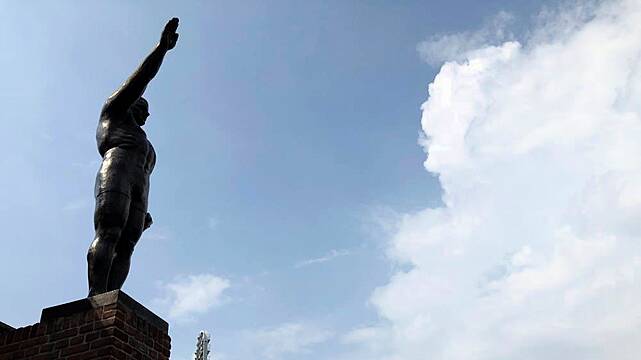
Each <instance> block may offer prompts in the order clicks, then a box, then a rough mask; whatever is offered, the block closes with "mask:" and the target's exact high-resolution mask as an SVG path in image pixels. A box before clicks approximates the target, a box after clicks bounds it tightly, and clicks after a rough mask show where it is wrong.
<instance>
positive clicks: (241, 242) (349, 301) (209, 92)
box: [0, 0, 636, 359]
mask: <svg viewBox="0 0 641 360" xmlns="http://www.w3.org/2000/svg"><path fill="white" fill-rule="evenodd" d="M590 3H592V2H590ZM605 3H628V2H626V1H620V2H605ZM586 4H587V5H586ZM588 5H589V4H588V2H582V1H576V2H572V3H570V5H568V6H566V7H564V8H563V9H564V11H566V13H567V14H574V13H575V12H578V10H577V9H582V8H590V6H588ZM545 6H549V7H550V8H552V9H556V8H555V6H556V1H534V0H531V1H530V0H528V1H526V0H519V1H507V0H492V1H471V0H467V1H430V2H427V1H405V2H392V1H387V2H384V1H369V2H364V1H329V2H320V1H319V2H293V1H292V2H280V1H279V2H269V3H268V2H261V1H243V2H238V1H228V2H205V1H185V2H181V3H178V2H169V1H158V2H154V3H153V5H151V3H148V2H145V3H143V2H126V1H118V2H109V3H107V2H101V3H98V2H84V3H79V2H71V1H57V2H44V1H40V2H2V4H1V5H0V7H1V10H2V11H0V39H1V41H2V44H3V51H2V53H1V54H0V65H1V66H2V68H3V69H4V72H3V75H4V76H3V78H4V79H3V81H2V82H0V112H1V117H2V119H3V124H4V125H3V131H1V132H0V164H2V166H3V169H4V170H3V176H2V177H1V178H0V185H1V186H0V192H1V194H0V198H2V199H3V200H2V201H1V202H0V215H1V216H0V224H1V225H2V229H3V232H4V234H3V237H2V238H3V240H2V248H3V251H2V252H0V272H1V273H3V274H4V275H3V276H1V277H0V288H2V289H3V293H4V294H5V296H2V297H0V309H2V310H0V320H1V321H3V322H5V323H8V324H11V325H13V326H23V325H28V324H31V323H34V322H36V321H37V320H38V318H39V314H40V310H41V309H42V308H43V307H48V306H52V305H56V304H59V303H63V302H67V301H71V300H75V299H78V298H80V297H83V296H84V295H85V294H86V287H87V285H86V262H85V254H86V250H87V247H88V245H89V243H90V242H91V239H92V236H93V228H92V226H93V224H92V211H93V197H92V196H93V181H94V176H95V173H96V171H97V169H98V166H99V161H100V158H99V155H98V153H97V150H96V144H95V138H94V133H95V127H96V124H97V120H98V114H99V111H100V108H101V105H102V103H103V102H104V100H105V99H106V97H107V96H109V94H111V92H113V91H114V90H115V89H116V88H117V87H118V86H119V84H120V83H121V82H122V81H123V80H124V79H125V78H126V77H127V76H128V75H129V74H130V73H131V72H132V71H133V70H134V69H135V67H136V66H137V65H138V63H139V62H140V61H141V60H142V59H143V58H144V56H145V55H146V54H147V53H148V52H149V50H150V49H151V48H152V47H153V46H154V44H155V43H156V42H157V41H158V38H159V35H160V31H161V30H162V27H163V26H164V24H165V22H166V21H167V20H168V19H170V18H171V17H174V16H176V17H179V18H180V20H181V23H180V27H179V29H178V32H179V33H180V39H179V42H178V45H177V46H176V48H175V50H173V51H172V52H171V53H169V54H168V55H167V58H166V60H165V62H164V64H163V67H162V69H161V71H160V73H159V74H158V76H157V77H156V79H154V81H153V82H152V83H151V84H150V86H149V88H148V90H147V92H146V98H147V99H148V100H149V102H150V113H151V116H150V118H149V120H148V122H147V125H146V126H145V130H146V131H147V134H148V136H149V138H150V140H151V141H152V143H153V144H154V147H155V148H156V151H157V154H158V162H157V165H156V170H155V171H154V174H153V176H152V185H151V195H150V199H151V200H150V212H151V213H152V215H153V216H154V225H153V227H152V229H150V230H149V231H148V232H146V233H145V234H144V235H143V238H142V239H141V241H140V243H139V244H138V246H137V248H136V251H135V253H134V259H133V265H132V270H131V274H130V277H129V278H128V280H127V282H126V284H125V287H124V290H125V291H126V292H127V293H128V294H130V295H131V296H133V297H134V298H135V299H137V300H138V301H139V302H141V303H143V304H144V305H146V306H147V307H149V308H151V309H152V310H154V311H155V312H157V313H158V314H159V315H161V316H163V317H164V318H166V319H168V320H169V321H170V323H171V336H172V339H173V342H172V345H173V350H172V354H173V356H172V358H176V359H187V358H189V356H190V354H191V353H192V352H193V349H194V345H195V337H196V336H197V334H198V331H199V330H201V329H206V330H209V331H210V332H212V333H213V336H214V341H213V347H214V351H215V353H217V354H220V358H221V359H247V358H250V357H256V356H262V357H264V358H273V359H290V358H291V359H293V358H296V359H327V358H330V357H331V358H341V359H342V358H344V359H351V358H354V359H358V358H362V357H359V355H357V354H364V352H359V351H370V352H369V353H368V354H369V355H368V356H370V357H369V358H371V359H374V358H380V359H383V358H385V359H413V357H412V355H410V354H409V353H403V352H402V351H397V352H396V353H394V354H395V355H394V356H395V357H393V356H392V355H389V354H388V353H385V354H387V355H381V354H383V352H385V351H389V352H392V353H393V352H394V350H393V349H392V350H389V349H385V350H380V351H381V353H376V351H378V350H376V349H375V347H371V346H370V347H369V348H368V350H354V349H355V348H357V347H359V346H360V345H358V346H357V345H354V341H352V340H353V339H354V338H355V336H356V335H357V331H356V330H355V329H361V330H363V329H365V330H366V329H368V327H370V326H373V327H376V328H377V329H380V326H379V325H378V324H383V325H381V326H384V325H385V324H388V325H389V324H392V325H394V324H395V321H396V320H395V319H396V318H395V317H394V316H393V315H390V314H391V313H393V312H386V311H387V310H386V309H388V308H386V305H385V304H386V303H385V304H383V303H384V301H383V300H381V298H382V297H384V296H385V295H384V294H386V293H387V292H386V290H385V289H388V290H389V289H390V288H391V286H393V284H394V283H395V279H398V278H399V274H401V275H402V274H410V273H411V269H412V268H414V269H418V268H421V265H420V263H419V262H417V261H415V260H410V261H407V259H400V260H399V259H398V252H403V251H405V250H403V245H402V244H404V243H403V242H402V240H403V239H404V238H403V234H405V233H404V232H403V231H404V229H406V230H407V229H408V226H409V227H411V224H414V222H413V221H414V220H415V219H417V217H418V218H420V214H421V212H422V211H425V209H428V210H429V209H433V208H445V209H450V208H452V205H451V204H450V203H449V202H448V201H449V200H451V199H457V196H459V195H460V194H459V193H457V189H458V188H457V187H456V186H455V185H452V189H453V190H452V192H451V193H450V195H451V197H450V196H446V197H445V201H444V200H443V199H442V195H443V182H439V178H441V179H444V180H442V181H445V184H446V185H447V184H450V185H451V184H458V182H457V181H454V182H453V183H450V182H449V181H450V179H457V178H462V179H466V178H475V176H476V175H478V174H481V172H480V170H479V172H478V173H476V172H471V173H465V172H455V173H450V172H449V171H450V169H452V167H444V168H441V167H439V166H440V165H438V164H436V163H433V164H432V165H430V163H428V164H427V167H428V170H430V171H431V172H428V171H426V170H425V168H424V167H423V162H424V161H425V158H426V156H425V153H424V151H423V149H421V146H419V134H420V133H421V132H424V133H425V134H428V136H429V137H432V138H433V139H435V140H434V141H436V139H439V133H438V131H437V130H434V133H431V132H430V131H432V128H431V127H430V125H429V124H430V122H429V121H431V120H429V119H432V118H438V116H440V115H434V116H433V117H432V118H429V119H428V120H426V118H425V116H426V115H425V114H426V113H425V112H424V113H423V116H424V118H423V123H422V122H421V104H422V103H423V102H424V101H426V99H427V98H428V94H427V87H428V84H430V83H432V82H433V81H434V79H435V76H436V75H437V74H439V73H440V74H442V78H445V77H447V76H448V74H450V73H448V72H447V71H448V68H446V67H443V68H441V65H442V61H439V59H440V58H441V57H442V58H443V60H452V59H450V58H448V56H450V55H452V54H450V53H448V49H447V47H443V46H442V45H443V44H441V43H439V42H438V41H437V40H438V39H445V40H447V41H446V42H447V43H448V44H450V43H456V44H459V45H460V48H456V49H454V51H455V52H457V53H456V54H453V55H455V56H463V57H464V58H466V59H467V60H468V61H470V60H471V59H473V58H474V56H478V57H479V59H481V60H485V59H486V58H483V57H482V56H481V55H478V54H486V53H481V52H479V53H474V52H469V51H470V50H475V49H476V48H478V49H480V50H482V48H485V47H487V46H490V45H500V44H501V43H504V42H505V43H509V42H510V41H511V40H520V41H521V44H522V46H523V49H524V50H523V52H524V55H522V57H524V58H527V57H528V56H529V55H531V54H536V53H537V52H536V49H537V46H539V45H540V44H541V43H544V44H548V43H552V44H554V41H557V39H556V38H554V36H557V35H558V34H565V33H563V32H562V31H561V32H559V33H558V34H556V33H555V34H552V35H550V34H546V33H544V31H542V30H541V29H542V28H543V29H544V28H546V27H545V26H542V25H541V22H543V23H545V21H547V20H545V19H544V20H541V16H538V15H537V14H540V13H541V11H542V10H544V7H545ZM574 10H577V11H574ZM616 10H617V9H615V10H613V11H616ZM586 11H590V10H589V9H588V10H586ZM603 11H605V10H603ZM544 13H545V12H544ZM552 13H554V11H552ZM501 14H503V15H505V14H509V16H508V17H509V18H510V19H511V20H510V21H508V23H507V24H503V23H501V24H499V25H496V24H494V23H493V22H496V21H501V16H502V15H501ZM537 16H538V17H537ZM548 16H549V14H548ZM543 18H545V16H543ZM497 19H498V20H497ZM572 19H574V18H572ZM575 21H576V23H573V25H576V26H574V27H573V26H569V25H567V26H566V27H565V28H563V29H565V30H567V31H568V32H569V33H570V34H573V33H572V31H575V29H576V28H577V27H578V28H579V29H581V26H583V25H585V24H588V23H587V21H589V20H585V18H583V17H580V16H577V19H576V20H575ZM560 23H562V22H560V21H557V22H556V23H555V24H560ZM493 24H494V25H493ZM495 26H498V28H500V29H501V30H505V31H506V33H505V34H497V33H496V31H495V30H496V27H495ZM559 26H561V25H559ZM586 26H587V25H586ZM548 29H556V28H552V27H548ZM576 31H578V30H576ZM551 32H553V31H551ZM508 33H509V34H508ZM447 34H459V35H456V36H455V37H452V38H447V37H439V36H442V35H447ZM506 34H507V35H506ZM546 36H547V37H546ZM558 36H561V35H558ZM568 37H570V35H568ZM461 39H463V40H464V41H463V40H461ZM541 39H543V40H541ZM426 40H427V42H426ZM566 40H567V39H565V38H562V39H561V40H558V41H560V42H561V43H563V41H566ZM546 41H547V42H546ZM568 41H569V40H568ZM420 44H423V45H425V44H427V45H428V46H427V49H428V50H425V49H426V47H425V46H423V47H421V46H420ZM434 44H435V45H434ZM439 44H440V45H439ZM431 45H434V46H433V47H430V46H431ZM417 47H418V49H424V50H423V51H422V52H421V51H419V50H417ZM506 49H507V48H506ZM450 50H451V49H450ZM435 51H436V52H439V51H440V53H437V54H434V52H435ZM488 51H489V50H488ZM506 51H507V50H506ZM529 51H531V52H529ZM542 51H543V50H542ZM426 52H428V53H429V54H427V55H426ZM470 54H473V55H470ZM474 54H477V55H474ZM483 56H485V55H483ZM488 56H489V55H488ZM434 58H436V59H437V60H436V62H434V61H433V59H434ZM453 60H459V59H453ZM488 61H489V60H488ZM519 61H520V60H519ZM559 61H561V60H559ZM472 63H473V62H472ZM542 63H543V64H545V62H542ZM586 66H587V69H588V70H590V69H592V68H590V67H589V66H595V65H590V64H588V65H586ZM510 68H512V67H510ZM514 68H516V69H518V67H517V66H516V65H514ZM483 69H485V68H483ZM452 71H454V72H456V71H457V70H456V68H453V70H452ZM461 71H462V72H461V73H463V72H464V71H463V70H461ZM514 71H516V70H514ZM588 72H590V71H588ZM511 79H512V78H511ZM465 80H466V79H464V78H457V77H453V80H452V81H454V82H453V83H454V84H464V82H463V81H465ZM597 80H600V79H597ZM456 81H461V83H457V82H456ZM595 81H596V80H595ZM489 86H494V88H496V89H501V87H500V86H502V85H497V84H494V83H490V85H489ZM613 86H614V85H613ZM434 88H435V91H437V90H438V84H436V85H435V86H434ZM497 91H498V90H497ZM503 95H504V93H501V92H497V95H496V96H497V98H500V97H501V96H503ZM433 99H434V100H430V101H433V102H432V103H433V104H434V103H436V102H437V101H439V100H438V99H439V98H438V97H434V96H433ZM461 101H462V103H460V104H457V105H456V106H460V108H465V107H466V106H467V105H469V104H470V103H471V102H470V101H468V102H466V101H465V100H461ZM544 104H547V103H544ZM424 111H427V110H425V108H424ZM475 111H476V110H475ZM630 111H632V113H634V114H636V112H635V111H636V108H634V109H633V110H630ZM429 114H430V113H429V111H428V115H429ZM439 114H440V113H439ZM478 114H481V115H479V116H481V117H482V116H483V115H482V114H485V113H484V112H481V111H479V112H478ZM543 115H545V114H543ZM456 116H458V115H457V114H454V118H455V117H456ZM550 116H553V115H550ZM446 117H447V116H446ZM445 123H446V122H445ZM426 124H428V125H426ZM438 125H439V124H438V123H436V125H435V126H436V127H435V129H438ZM454 130H456V129H453V130H452V131H454ZM487 131H488V132H487V134H488V136H492V135H493V134H495V133H493V132H492V131H491V129H490V130H487ZM505 136H507V137H509V136H511V135H510V134H508V135H505ZM514 136H516V135H514ZM423 146H424V148H425V149H426V151H428V152H429V151H430V150H434V151H435V153H438V151H439V149H440V148H430V146H431V145H429V144H427V145H425V144H423ZM470 146H471V148H472V149H478V148H479V147H474V146H475V144H472V145H470ZM434 159H439V157H438V156H436V157H434ZM553 159H555V157H553ZM481 160H483V159H481ZM494 160H496V159H494ZM435 161H436V160H435ZM531 161H536V160H531ZM497 162H498V163H500V160H497ZM443 163H444V164H447V163H448V162H447V161H445V162H443ZM542 163H546V162H545V161H542ZM570 163H571V161H570ZM430 166H431V168H430ZM559 166H560V165H559ZM560 167H561V166H560ZM465 169H468V170H469V168H465ZM461 171H462V170H461ZM490 173H491V172H490ZM564 179H565V178H559V179H557V180H558V182H560V183H561V185H562V184H563V181H564ZM521 180H523V181H522V182H518V183H517V185H519V186H520V189H523V188H524V187H523V186H522V185H523V184H527V181H530V180H525V177H524V178H523V179H521ZM542 182H543V183H545V181H542ZM571 184H574V183H571ZM561 185H559V183H557V186H558V188H564V187H563V186H561ZM448 186H449V185H448ZM506 186H509V184H506ZM515 186H516V185H515ZM446 188H448V187H446ZM457 194H459V195H457ZM464 194H467V193H464ZM468 195H470V196H474V194H468ZM460 196H462V197H461V198H460V199H459V202H458V203H457V204H465V203H466V201H467V200H466V199H467V198H466V197H465V196H463V195H460ZM497 198H499V197H497ZM448 199H449V200H448ZM530 200H531V201H532V202H533V203H535V204H538V202H537V199H536V197H533V198H532V199H530ZM541 206H543V205H541ZM542 209H545V208H544V207H542ZM417 214H418V215H417ZM403 219H404V220H403ZM417 221H418V220H417ZM430 221H431V220H430ZM515 223H518V221H516V222H515ZM407 224H410V225H407ZM430 224H431V223H430ZM428 227H429V226H428ZM517 230H518V229H515V230H514V231H517ZM407 231H411V232H418V233H421V231H425V232H426V234H427V233H428V232H429V231H428V230H426V228H424V227H419V229H418V230H416V229H413V228H412V229H409V230H407ZM508 232H509V231H507V230H506V232H505V234H503V235H505V236H506V238H509V239H512V238H513V237H514V234H512V233H509V234H508V235H506V234H507V233H508ZM426 236H433V235H429V234H428V235H426ZM488 236H489V235H488ZM541 236H544V235H541ZM506 243H509V241H507V242H503V243H501V244H506ZM399 244H400V245H399ZM532 244H534V245H531V246H532V247H533V248H534V249H535V250H536V244H539V243H537V242H536V241H535V240H532ZM526 245H527V244H526ZM497 246H498V245H497ZM519 246H520V245H519ZM519 246H517V245H514V246H513V247H511V246H507V247H500V248H499V247H497V248H496V250H497V251H496V253H495V255H496V256H494V257H492V256H489V258H492V259H494V258H496V259H497V260H496V261H497V262H499V263H500V261H502V260H501V259H504V258H505V256H506V255H505V254H507V253H515V252H516V253H518V249H521V250H522V248H520V247H519ZM524 246H525V245H524ZM528 246H529V245H528ZM390 249H391V250H390ZM399 249H400V250H399ZM395 251H396V252H395ZM412 251H414V250H412ZM412 251H410V252H412ZM418 252H419V251H418V250H416V253H418ZM401 257H402V256H401ZM495 265H496V264H495ZM499 265H500V264H499ZM499 265H496V266H499ZM470 266H471V265H470ZM484 266H485V265H484ZM492 266H494V265H491V266H490V265H488V268H492ZM499 267H500V266H499ZM488 271H489V270H488ZM490 272H491V271H490ZM454 278H456V277H453V279H454ZM426 281H427V280H426ZM199 288H200V289H205V290H202V291H204V293H202V294H200V295H199V294H191V295H189V294H190V292H191V291H196V290H197V289H199ZM377 289H379V290H377ZM381 289H383V290H381ZM411 293H412V292H411V291H410V292H409V293H407V294H405V295H403V294H402V293H396V294H395V295H394V296H398V297H402V296H409V295H410V294H411ZM377 296H378V297H377ZM390 296H391V295H390ZM435 296H437V295H435ZM189 298H191V299H192V300H193V299H195V300H194V301H195V304H194V303H193V302H190V301H188V299H189ZM196 300H198V301H196ZM201 300H202V301H201ZM199 301H201V302H199ZM430 311H434V309H430ZM419 312H420V311H419ZM417 314H418V313H417ZM417 316H418V315H417ZM399 326H400V325H399ZM350 334H351V337H350ZM283 338H291V339H292V340H291V343H281V342H282V339H283ZM350 339H352V340H350ZM421 339H423V338H421ZM430 339H432V338H430ZM430 341H432V340H430ZM434 341H436V340H434ZM444 342H447V341H444ZM426 344H428V343H426ZM429 344H431V343H429ZM399 346H400V345H399ZM426 346H428V345H426ZM363 347H367V346H365V345H363ZM409 348H411V344H410V345H408V347H407V349H409ZM372 349H373V350H372ZM373 353H376V354H377V355H372V354H373ZM355 354H356V355H355ZM441 355H442V354H441ZM377 356H380V357H377ZM385 356H388V357H385ZM434 358H437V357H436V356H435V357H434ZM452 358H453V357H452ZM461 358H466V359H467V358H469V359H471V358H475V357H464V356H463V357H461ZM505 358H510V357H509V356H508V357H505Z"/></svg>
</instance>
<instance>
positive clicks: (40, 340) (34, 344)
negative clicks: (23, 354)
mask: <svg viewBox="0 0 641 360" xmlns="http://www.w3.org/2000/svg"><path fill="white" fill-rule="evenodd" d="M45 342H47V338H46V337H45V336H38V337H36V338H32V339H29V340H25V341H23V342H21V343H20V348H21V349H26V348H30V347H37V346H38V345H40V344H44V343H45Z"/></svg>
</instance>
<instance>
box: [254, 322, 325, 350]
mask: <svg viewBox="0 0 641 360" xmlns="http://www.w3.org/2000/svg"><path fill="white" fill-rule="evenodd" d="M332 336H333V333H332V332H331V331H329V330H327V329H323V328H320V327H317V326H314V325H310V324H304V323H298V322H293V323H285V324H282V325H279V326H276V327H270V328H263V329H258V330H254V331H249V332H246V334H245V337H246V338H247V343H248V344H251V345H253V347H254V348H255V351H256V352H257V353H260V354H261V355H262V357H265V358H267V359H281V358H283V357H284V356H288V355H301V354H308V353H310V351H311V348H312V347H313V346H316V345H319V344H322V343H324V342H326V341H328V340H329V339H331V338H332Z"/></svg>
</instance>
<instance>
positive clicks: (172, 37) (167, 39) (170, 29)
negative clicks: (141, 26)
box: [160, 18, 178, 50]
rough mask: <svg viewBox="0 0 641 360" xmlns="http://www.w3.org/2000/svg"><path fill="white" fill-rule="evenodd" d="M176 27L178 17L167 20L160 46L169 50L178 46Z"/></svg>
mask: <svg viewBox="0 0 641 360" xmlns="http://www.w3.org/2000/svg"><path fill="white" fill-rule="evenodd" d="M176 29H178V18H173V19H171V20H169V22H167V25H165V29H164V30H163V31H162V35H161V36H160V46H162V47H164V48H165V49H167V50H171V49H173V48H174V46H176V42H177V41H178V34H177V33H176Z"/></svg>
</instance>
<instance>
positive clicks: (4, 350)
mask: <svg viewBox="0 0 641 360" xmlns="http://www.w3.org/2000/svg"><path fill="white" fill-rule="evenodd" d="M18 349H20V343H14V344H8V345H4V346H0V354H8V353H10V352H13V351H16V350H18Z"/></svg>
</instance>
